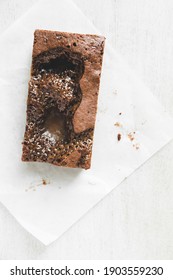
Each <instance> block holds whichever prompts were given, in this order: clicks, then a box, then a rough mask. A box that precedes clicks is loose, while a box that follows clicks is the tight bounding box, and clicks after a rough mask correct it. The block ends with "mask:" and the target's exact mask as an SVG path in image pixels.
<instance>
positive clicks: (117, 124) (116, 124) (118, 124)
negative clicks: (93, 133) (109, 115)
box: [114, 122, 122, 127]
mask: <svg viewBox="0 0 173 280" xmlns="http://www.w3.org/2000/svg"><path fill="white" fill-rule="evenodd" d="M114 125H115V126H117V127H121V126H122V125H121V124H120V123H119V122H116V123H115V124H114Z"/></svg>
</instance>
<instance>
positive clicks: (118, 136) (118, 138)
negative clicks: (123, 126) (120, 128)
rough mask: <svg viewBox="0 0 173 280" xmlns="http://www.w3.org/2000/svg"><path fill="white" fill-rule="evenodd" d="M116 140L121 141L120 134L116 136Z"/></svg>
mask: <svg viewBox="0 0 173 280" xmlns="http://www.w3.org/2000/svg"><path fill="white" fill-rule="evenodd" d="M117 140H118V141H120V140H121V134H120V133H118V134H117Z"/></svg>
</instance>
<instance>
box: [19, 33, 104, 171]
mask: <svg viewBox="0 0 173 280" xmlns="http://www.w3.org/2000/svg"><path fill="white" fill-rule="evenodd" d="M104 41H105V38H104V37H101V36H97V35H83V34H74V33H65V32H57V31H47V30H36V31H35V33H34V45H33V56H32V67H31V79H30V81H29V92H28V100H27V123H26V130H25V135H24V141H23V154H22V160H23V161H40V162H48V163H52V164H55V165H58V166H67V167H80V168H85V169H88V168H90V165H91V154H92V144H93V133H94V125H95V118H96V111H97V99H98V92H99V83H100V74H101V66H102V57H103V50H104Z"/></svg>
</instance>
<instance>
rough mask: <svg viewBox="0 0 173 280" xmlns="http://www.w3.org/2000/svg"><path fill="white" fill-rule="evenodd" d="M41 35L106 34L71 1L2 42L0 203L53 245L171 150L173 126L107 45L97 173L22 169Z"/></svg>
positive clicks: (44, 6)
mask: <svg viewBox="0 0 173 280" xmlns="http://www.w3.org/2000/svg"><path fill="white" fill-rule="evenodd" d="M39 28H40V29H50V30H59V31H67V32H79V33H97V34H100V32H99V31H98V30H96V29H95V28H94V26H93V25H92V24H91V23H90V22H89V21H88V19H87V18H86V17H85V16H84V15H83V14H82V12H81V11H80V10H79V9H78V8H77V7H76V6H75V5H74V4H73V2H72V1H70V0H63V1H56V0H51V1H49V0H42V1H39V2H38V3H37V4H35V5H34V6H33V8H32V9H31V10H30V11H29V12H28V13H27V14H26V15H25V16H23V17H22V18H21V19H20V20H18V21H17V22H16V23H15V24H14V25H13V26H11V27H10V28H9V29H8V30H7V31H6V32H5V33H4V34H3V35H2V36H1V38H0V131H1V135H0V149H1V157H0V173H1V174H0V201H1V202H2V203H3V204H4V205H5V206H6V207H7V208H8V209H9V211H10V212H11V214H12V215H13V216H14V217H15V218H16V219H17V220H18V221H19V222H20V224H21V225H22V226H23V227H24V228H25V229H26V230H28V231H29V232H30V233H31V234H33V235H34V236H35V237H36V238H37V239H39V240H40V241H41V242H43V243H44V244H45V245H48V244H50V243H51V242H53V241H54V240H55V239H57V238H58V237H59V236H60V235H61V234H63V233H64V232H65V231H66V230H67V229H68V228H69V227H70V226H72V225H73V224H74V223H75V222H76V221H78V220H79V218H81V217H82V216H83V215H84V214H85V213H86V212H87V211H88V210H89V209H91V208H92V207H93V206H94V205H95V204H96V203H98V202H99V201H100V200H101V199H102V198H103V197H104V196H106V195H107V194H108V193H109V192H110V191H111V190H112V189H113V188H114V187H116V186H117V185H118V184H120V183H121V182H122V181H123V179H124V178H125V177H127V176H129V175H130V174H131V173H132V172H134V171H135V169H136V168H138V167H139V166H140V165H141V164H143V163H144V162H145V161H146V160H147V159H149V158H150V157H151V156H152V155H153V154H154V153H155V152H157V151H158V150H159V149H160V148H161V147H163V146H164V145H165V144H166V143H168V141H170V140H171V138H172V137H173V126H172V119H171V118H169V117H168V116H167V114H166V113H165V112H164V111H163V109H162V107H161V105H160V104H159V103H158V101H157V100H156V98H155V97H154V96H153V95H152V93H151V92H150V91H149V89H148V88H146V87H145V86H144V84H143V83H142V82H141V81H140V80H139V79H138V78H136V76H135V75H134V74H133V72H132V71H131V70H129V68H128V67H127V65H126V64H125V62H124V61H123V59H122V58H121V57H120V55H119V54H118V53H117V52H116V51H115V50H113V49H112V48H111V47H110V46H109V43H108V42H106V48H105V54H104V63H103V71H102V76H101V86H100V96H99V106H98V114H97V121H96V129H95V139H94V148H93V158H92V168H91V169H90V170H88V171H85V170H77V169H69V168H58V167H55V166H51V165H49V164H42V163H23V162H21V151H22V145H21V142H22V140H23V134H24V129H25V119H26V99H27V83H28V80H29V74H30V64H31V52H32V44H33V32H34V30H35V29H39ZM102 35H104V34H102ZM118 134H119V136H118ZM120 137H121V139H120ZM118 138H119V141H118ZM44 182H46V185H45V184H44Z"/></svg>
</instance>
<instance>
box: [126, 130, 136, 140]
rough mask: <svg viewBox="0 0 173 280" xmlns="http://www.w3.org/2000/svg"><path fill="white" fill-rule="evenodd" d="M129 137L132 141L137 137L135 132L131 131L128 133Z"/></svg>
mask: <svg viewBox="0 0 173 280" xmlns="http://www.w3.org/2000/svg"><path fill="white" fill-rule="evenodd" d="M127 136H128V138H129V139H130V141H133V140H134V139H135V137H134V132H130V133H128V134H127Z"/></svg>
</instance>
